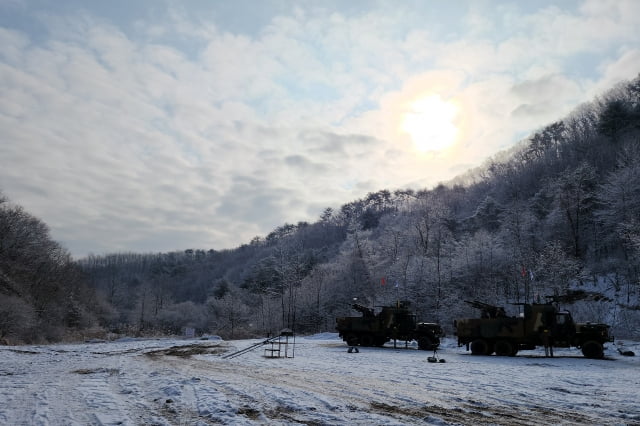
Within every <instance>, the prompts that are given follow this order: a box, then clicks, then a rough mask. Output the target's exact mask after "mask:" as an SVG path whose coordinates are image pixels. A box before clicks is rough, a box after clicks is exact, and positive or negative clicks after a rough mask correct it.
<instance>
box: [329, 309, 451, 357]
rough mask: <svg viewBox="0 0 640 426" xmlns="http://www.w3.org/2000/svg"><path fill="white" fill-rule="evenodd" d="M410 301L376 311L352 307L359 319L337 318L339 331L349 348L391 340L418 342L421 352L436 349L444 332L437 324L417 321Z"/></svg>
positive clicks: (381, 344)
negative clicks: (357, 313)
mask: <svg viewBox="0 0 640 426" xmlns="http://www.w3.org/2000/svg"><path fill="white" fill-rule="evenodd" d="M409 306H410V303H409V302H407V301H402V302H400V301H399V302H397V303H396V304H395V305H393V306H383V307H382V310H381V311H380V312H379V313H378V314H376V313H375V310H374V309H372V308H368V307H366V306H363V305H359V304H357V303H354V304H352V305H351V307H352V308H353V309H354V310H356V311H358V312H360V313H361V314H362V315H361V316H359V317H341V318H336V330H338V333H339V335H340V337H341V338H342V339H343V340H344V341H345V342H347V344H348V345H349V346H357V345H360V346H384V344H385V343H387V342H388V341H390V340H394V342H395V341H397V340H400V341H405V342H409V341H412V340H415V341H417V342H418V348H419V349H422V350H435V349H436V348H437V347H438V346H439V345H440V337H442V335H443V332H442V328H441V327H440V325H438V324H435V323H426V322H418V321H417V320H416V315H415V313H413V312H412V311H411V310H410V309H409Z"/></svg>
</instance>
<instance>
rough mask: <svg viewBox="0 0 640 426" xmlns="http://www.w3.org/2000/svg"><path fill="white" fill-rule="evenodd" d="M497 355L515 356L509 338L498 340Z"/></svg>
mask: <svg viewBox="0 0 640 426" xmlns="http://www.w3.org/2000/svg"><path fill="white" fill-rule="evenodd" d="M516 352H517V351H516ZM496 355H498V356H513V355H514V352H513V344H512V343H511V342H510V341H508V340H498V341H497V342H496Z"/></svg>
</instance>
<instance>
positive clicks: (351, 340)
mask: <svg viewBox="0 0 640 426" xmlns="http://www.w3.org/2000/svg"><path fill="white" fill-rule="evenodd" d="M344 341H345V342H347V345H349V346H358V344H359V343H360V339H358V336H357V335H355V334H349V335H347V337H346V338H345V339H344Z"/></svg>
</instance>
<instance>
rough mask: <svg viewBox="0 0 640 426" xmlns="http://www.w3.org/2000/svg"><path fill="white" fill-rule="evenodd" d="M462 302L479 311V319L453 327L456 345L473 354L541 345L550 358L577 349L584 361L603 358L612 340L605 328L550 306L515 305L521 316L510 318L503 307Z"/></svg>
mask: <svg viewBox="0 0 640 426" xmlns="http://www.w3.org/2000/svg"><path fill="white" fill-rule="evenodd" d="M465 302H466V303H468V304H469V305H471V306H473V307H474V308H477V309H480V310H481V318H473V319H458V320H456V321H454V323H453V325H454V329H455V330H456V335H457V336H458V346H462V345H466V347H467V350H471V353H472V354H473V355H491V354H492V353H494V352H495V354H496V355H499V356H515V355H516V354H517V353H518V351H519V350H530V349H535V348H536V347H538V346H544V347H545V349H546V351H547V354H550V355H551V356H553V347H562V348H568V347H576V348H578V349H582V354H583V355H584V356H585V357H587V358H603V357H604V346H603V345H604V343H606V342H612V341H613V337H612V336H609V326H608V325H606V324H595V323H589V322H587V323H583V324H580V323H575V322H574V321H573V318H572V317H571V313H569V312H568V311H565V310H559V309H558V307H557V306H556V305H554V304H552V303H534V304H527V303H514V305H520V306H522V307H523V308H524V309H523V310H524V314H523V315H520V316H517V317H515V316H514V317H509V316H507V314H506V312H505V310H504V308H502V307H498V306H493V305H489V304H487V303H483V302H479V301H468V300H465Z"/></svg>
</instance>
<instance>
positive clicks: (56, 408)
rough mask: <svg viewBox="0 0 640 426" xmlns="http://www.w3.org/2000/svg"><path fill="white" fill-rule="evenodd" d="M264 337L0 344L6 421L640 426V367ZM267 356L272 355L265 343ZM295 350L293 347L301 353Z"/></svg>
mask: <svg viewBox="0 0 640 426" xmlns="http://www.w3.org/2000/svg"><path fill="white" fill-rule="evenodd" d="M256 342H260V341H259V340H241V341H228V342H225V341H217V340H195V339H194V340H181V339H156V340H121V341H116V342H108V343H107V342H105V343H91V344H77V345H51V346H15V347H0V424H3V425H143V424H144V425H198V424H201V425H209V424H232V425H236V424H247V425H250V424H270V425H271V424H306V425H324V424H327V425H336V424H367V425H370V424H417V423H418V424H419V423H422V424H437V425H442V424H465V425H466V424H469V425H471V424H473V425H476V424H496V425H514V424H527V425H528V424H540V425H543V424H544V425H548V424H594V425H606V424H618V425H623V424H636V425H637V424H640V356H638V355H640V344H638V343H635V344H629V343H627V345H626V347H627V349H630V350H633V351H635V353H636V356H635V357H624V356H622V355H620V354H619V353H618V352H617V351H616V350H615V347H614V346H613V344H609V347H608V349H607V351H606V359H604V360H590V359H585V358H583V357H582V355H581V354H580V352H579V351H577V350H562V349H557V350H556V357H555V358H552V359H551V358H545V357H544V351H543V350H542V349H540V350H536V351H526V352H520V353H519V354H518V356H517V357H515V358H509V357H496V356H490V357H477V356H471V355H469V354H468V353H467V352H465V350H464V348H458V347H456V345H455V342H454V341H453V340H452V339H447V340H445V341H444V343H443V345H442V348H441V350H439V351H438V357H440V358H442V359H445V360H446V362H439V363H431V362H428V361H427V357H428V356H431V355H433V353H432V352H424V351H419V350H416V349H415V348H413V347H410V348H409V349H394V348H393V347H392V345H389V344H388V345H387V347H384V348H362V349H361V350H360V353H348V352H347V346H346V345H345V344H344V343H343V342H342V341H340V340H339V339H338V338H337V336H336V335H335V334H324V335H316V336H310V337H306V338H305V337H297V338H296V345H295V357H294V358H266V357H265V356H264V354H265V352H264V348H263V347H259V348H257V349H256V350H253V351H250V352H247V353H245V354H243V355H241V356H238V357H235V358H224V354H229V353H231V352H233V351H236V350H238V349H243V348H246V347H249V346H250V345H252V344H254V343H256ZM265 347H270V346H265ZM293 350H294V349H293V347H291V346H290V347H289V355H292V351H293Z"/></svg>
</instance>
